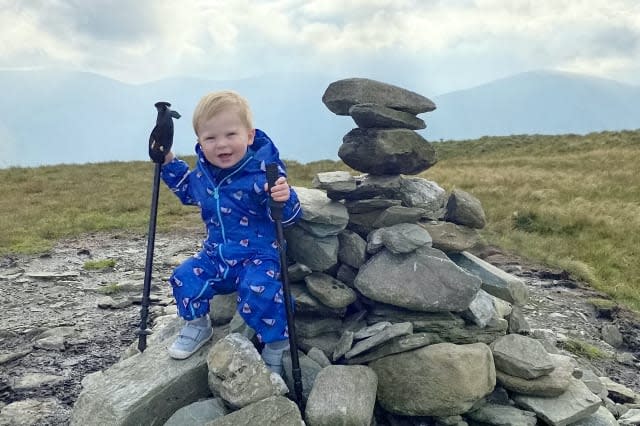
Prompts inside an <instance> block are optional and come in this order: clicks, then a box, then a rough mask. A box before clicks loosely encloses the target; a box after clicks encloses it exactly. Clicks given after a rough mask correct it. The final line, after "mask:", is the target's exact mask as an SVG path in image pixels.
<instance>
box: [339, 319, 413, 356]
mask: <svg viewBox="0 0 640 426" xmlns="http://www.w3.org/2000/svg"><path fill="white" fill-rule="evenodd" d="M411 333H413V326H412V325H411V323H410V322H399V323H396V324H392V325H390V326H388V327H386V328H384V329H383V330H382V331H381V332H379V333H377V334H374V335H373V336H371V337H368V338H366V339H364V340H361V341H359V342H358V343H356V344H355V345H353V347H352V348H351V350H349V351H348V352H347V353H346V354H345V355H344V357H345V358H346V359H349V358H353V357H354V356H356V355H360V354H361V353H363V352H365V351H368V350H370V349H372V348H375V347H376V346H379V345H381V344H383V343H385V342H387V341H389V340H391V339H393V338H394V337H398V336H406V335H407V334H411Z"/></svg>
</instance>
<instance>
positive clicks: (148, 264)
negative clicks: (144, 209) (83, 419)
mask: <svg viewBox="0 0 640 426" xmlns="http://www.w3.org/2000/svg"><path fill="white" fill-rule="evenodd" d="M170 106H171V104H170V103H168V102H157V103H156V104H155V107H156V109H157V110H158V117H157V118H156V126H155V127H154V128H153V130H152V131H151V135H150V136H149V156H150V157H151V159H152V160H153V162H154V163H155V169H154V173H153V188H152V191H151V214H150V217H149V234H148V236H147V258H146V261H145V266H144V286H143V288H142V302H141V308H140V328H139V329H138V331H137V334H138V350H139V351H140V352H144V350H145V349H146V348H147V336H148V335H149V334H151V330H150V329H149V328H147V320H148V318H149V304H150V301H149V294H150V293H151V274H152V270H153V248H154V245H155V241H156V218H157V216H158V194H159V191H160V169H161V168H162V163H163V162H164V157H165V155H166V153H168V152H169V151H170V150H171V145H172V144H173V120H172V118H180V114H179V113H178V112H176V111H171V109H169V107H170Z"/></svg>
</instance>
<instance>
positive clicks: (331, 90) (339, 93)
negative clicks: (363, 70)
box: [322, 78, 436, 115]
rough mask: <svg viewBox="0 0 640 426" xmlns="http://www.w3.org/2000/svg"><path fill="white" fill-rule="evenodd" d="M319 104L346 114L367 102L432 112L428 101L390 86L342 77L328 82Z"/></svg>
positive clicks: (414, 112) (417, 112)
mask: <svg viewBox="0 0 640 426" xmlns="http://www.w3.org/2000/svg"><path fill="white" fill-rule="evenodd" d="M322 102H323V103H324V104H325V105H326V106H327V108H329V110H330V111H331V112H333V113H334V114H338V115H348V114H349V109H350V108H351V107H352V106H354V105H357V104H364V103H371V104H376V105H381V106H384V107H388V108H393V109H396V110H398V111H405V112H408V113H411V114H420V113H423V112H429V111H433V110H434V109H436V105H435V104H434V103H433V101H431V100H430V99H428V98H426V97H424V96H422V95H419V94H417V93H415V92H412V91H410V90H407V89H403V88H401V87H398V86H394V85H392V84H387V83H383V82H380V81H376V80H371V79H368V78H346V79H343V80H338V81H334V82H333V83H331V84H330V85H329V86H328V87H327V89H326V90H325V92H324V94H323V95H322Z"/></svg>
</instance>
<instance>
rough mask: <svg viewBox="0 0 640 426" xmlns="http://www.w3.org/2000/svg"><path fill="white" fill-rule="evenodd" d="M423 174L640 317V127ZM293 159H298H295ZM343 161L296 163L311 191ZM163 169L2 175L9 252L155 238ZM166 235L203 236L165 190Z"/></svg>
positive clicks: (459, 152) (515, 140)
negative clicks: (95, 238)
mask: <svg viewBox="0 0 640 426" xmlns="http://www.w3.org/2000/svg"><path fill="white" fill-rule="evenodd" d="M434 146H435V147H436V149H437V151H438V154H439V158H440V161H439V162H438V164H436V166H434V167H433V168H431V169H429V170H428V171H427V172H425V173H423V174H422V176H423V177H425V178H427V179H430V180H433V181H435V182H438V183H439V184H440V185H441V186H443V187H444V188H446V189H447V190H451V189H453V188H460V189H463V190H465V191H468V192H470V193H472V194H473V195H475V196H476V197H478V198H479V199H480V200H481V201H482V204H483V206H484V209H485V212H486V214H487V219H488V226H487V228H486V229H484V230H483V236H484V237H485V239H486V241H487V242H488V243H490V244H494V245H497V246H500V247H502V248H504V249H507V250H512V251H515V252H517V253H519V254H521V255H522V256H525V257H527V258H530V259H532V260H536V261H540V262H543V263H546V264H547V265H549V266H555V267H561V268H564V269H566V270H568V271H570V272H571V273H573V274H574V275H575V276H576V277H578V278H581V279H584V280H586V281H588V282H590V283H591V284H592V285H593V286H594V287H596V288H597V289H599V290H602V291H604V292H606V293H608V294H610V295H611V296H612V297H614V298H615V299H616V300H618V301H620V302H621V303H623V304H625V305H627V306H629V307H632V308H633V309H635V310H637V311H640V262H638V257H639V255H640V174H639V173H638V172H637V171H638V170H640V168H639V167H640V166H639V165H638V164H639V163H640V131H625V132H602V133H592V134H589V135H586V136H577V135H563V136H536V135H534V136H510V137H485V138H481V139H478V140H472V141H458V142H442V143H434ZM285 154H286V153H285ZM338 169H345V170H348V168H347V167H345V166H344V165H343V164H342V163H340V162H334V161H318V162H313V163H308V164H299V163H296V162H289V173H290V176H291V179H290V180H291V182H292V183H293V184H294V185H299V186H310V184H311V179H312V178H313V176H314V175H315V174H316V173H317V172H320V171H332V170H338ZM152 176H153V165H152V164H151V163H148V162H113V163H96V164H85V165H62V166H46V167H38V168H10V169H4V170H0V189H2V194H3V196H2V198H1V199H0V229H2V230H3V232H2V233H1V234H0V254H8V253H38V252H42V251H46V250H47V249H48V248H50V247H51V246H52V244H54V243H55V241H56V240H57V239H60V238H64V237H69V236H74V235H78V234H81V233H85V232H94V231H105V230H107V231H116V232H122V233H123V234H126V233H131V232H134V233H144V232H146V229H147V226H148V219H149V203H150V193H151V181H152ZM158 229H159V232H166V231H179V230H185V231H188V232H193V231H194V230H201V229H202V227H201V225H200V223H199V216H198V214H197V210H196V209H194V208H190V207H184V206H181V205H180V204H179V202H178V201H177V199H175V198H174V197H173V195H171V193H170V192H169V191H168V190H167V189H166V188H165V187H162V189H161V194H160V208H159V215H158Z"/></svg>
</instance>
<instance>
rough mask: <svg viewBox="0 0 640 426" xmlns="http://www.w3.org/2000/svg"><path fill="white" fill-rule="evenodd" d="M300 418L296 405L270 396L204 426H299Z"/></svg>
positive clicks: (287, 400) (283, 398) (280, 397)
mask: <svg viewBox="0 0 640 426" xmlns="http://www.w3.org/2000/svg"><path fill="white" fill-rule="evenodd" d="M301 424H302V416H301V414H300V410H298V407H297V406H296V404H294V403H293V401H291V400H290V399H288V398H285V397H283V396H271V397H268V398H265V399H263V400H261V401H258V402H255V403H253V404H251V405H248V406H246V407H244V408H242V409H240V410H238V411H234V412H233V413H231V414H227V415H226V416H224V417H220V418H218V419H216V420H214V421H212V422H209V423H207V424H206V425H205V426H238V425H260V426H300V425H301Z"/></svg>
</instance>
